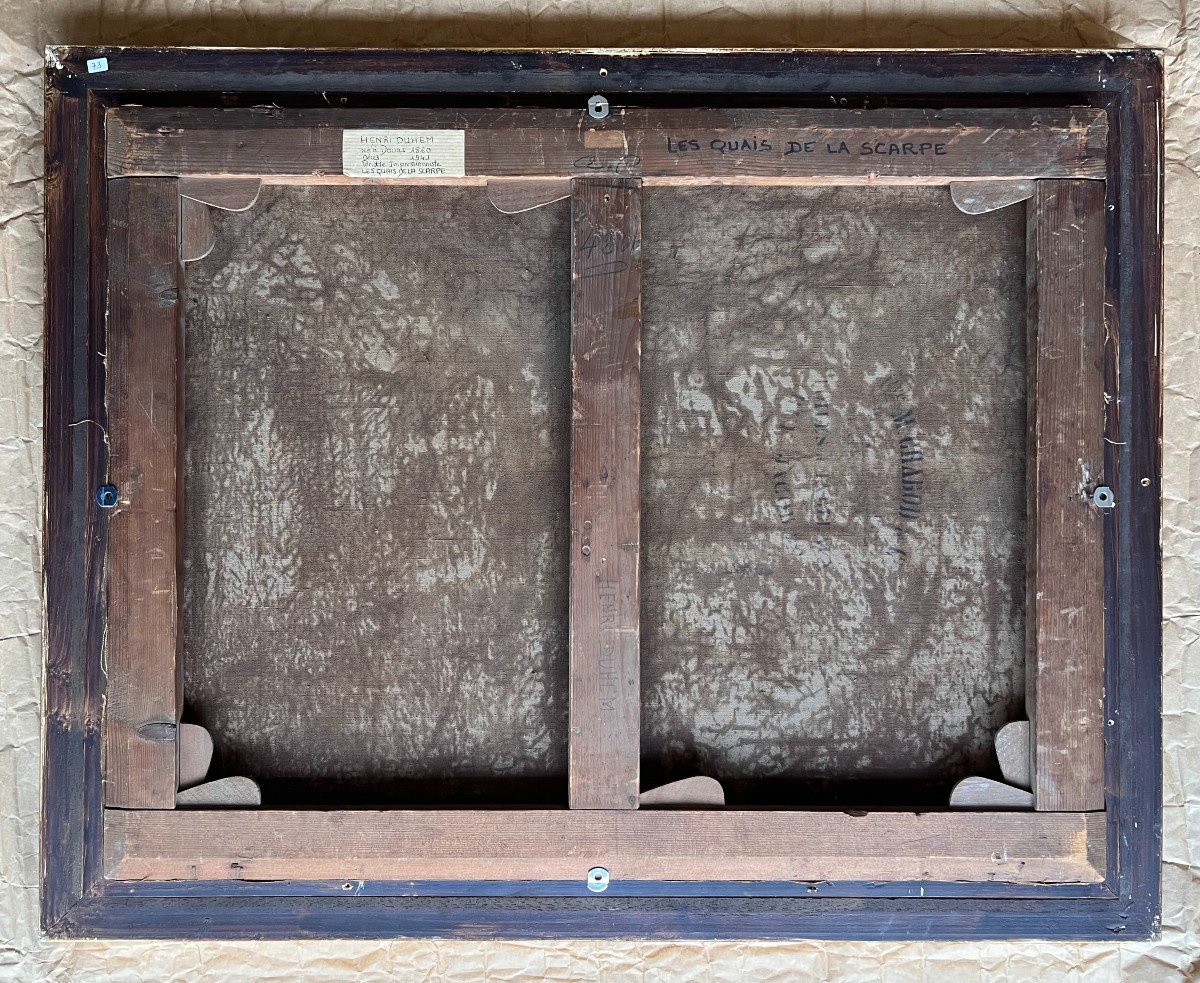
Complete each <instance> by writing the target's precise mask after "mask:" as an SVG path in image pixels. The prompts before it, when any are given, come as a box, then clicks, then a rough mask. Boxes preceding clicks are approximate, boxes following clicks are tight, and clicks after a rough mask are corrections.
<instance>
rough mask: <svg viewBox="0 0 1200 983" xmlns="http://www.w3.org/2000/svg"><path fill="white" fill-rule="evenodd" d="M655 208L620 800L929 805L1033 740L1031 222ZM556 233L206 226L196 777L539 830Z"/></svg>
mask: <svg viewBox="0 0 1200 983" xmlns="http://www.w3.org/2000/svg"><path fill="white" fill-rule="evenodd" d="M644 212H645V216H644V227H643V236H642V261H643V266H644V278H643V279H644V284H645V287H644V326H643V356H642V379H643V408H642V417H643V427H644V447H643V453H642V461H643V512H644V519H643V529H642V543H643V551H644V559H643V585H644V586H643V595H642V597H643V603H642V612H641V614H642V619H641V620H642V670H643V686H642V691H643V698H642V705H643V710H642V731H643V742H642V758H643V762H644V770H645V772H646V781H645V782H644V783H643V784H644V785H646V786H647V787H648V786H651V785H655V784H661V783H665V782H667V781H672V780H675V779H678V778H684V777H687V776H688V775H690V774H705V775H710V776H712V777H715V778H717V779H718V780H719V781H721V783H722V784H723V785H724V786H725V789H726V793H727V796H728V799H729V802H730V804H732V805H737V804H747V803H774V804H795V803H806V804H811V805H845V804H854V805H858V806H863V807H868V806H876V807H878V806H881V805H882V806H894V805H906V806H914V805H922V806H943V807H944V806H945V804H946V801H947V798H948V795H949V788H950V786H952V785H953V783H954V782H955V781H957V780H958V779H960V778H963V777H965V776H966V775H969V774H989V773H992V772H994V771H995V764H994V760H995V759H994V754H993V744H994V736H995V732H996V730H998V729H999V727H1000V726H1002V725H1003V724H1005V723H1007V722H1008V721H1010V720H1012V719H1017V718H1019V717H1021V716H1022V715H1023V709H1024V708H1023V696H1024V685H1023V683H1024V671H1025V668H1024V637H1023V636H1024V620H1023V614H1022V611H1023V603H1024V589H1025V588H1024V583H1025V581H1024V577H1025V560H1024V535H1025V525H1024V518H1023V510H1024V494H1025V492H1024V488H1025V462H1024V443H1025V354H1024V335H1025V316H1024V304H1025V272H1024V271H1025V246H1024V243H1025V235H1024V229H1025V208H1024V205H1014V206H1010V207H1009V208H1006V209H1003V210H1001V211H997V212H994V213H991V214H988V215H985V216H966V215H963V214H962V213H961V212H960V211H959V210H958V209H957V208H956V207H955V206H954V204H953V202H952V201H951V199H950V195H949V191H948V190H947V189H946V188H926V189H919V188H918V189H905V188H849V189H831V188H825V189H800V188H725V187H714V188H707V189H705V188H699V189H686V190H683V189H662V188H659V189H650V190H648V191H647V193H646V195H645V208H644ZM568 214H569V204H568V203H567V202H556V203H554V204H551V205H549V206H547V207H545V208H540V209H535V210H533V211H529V212H524V213H521V214H519V215H515V216H509V215H503V214H501V213H500V212H498V211H497V210H496V209H495V208H493V207H492V206H491V205H490V203H489V202H488V201H487V197H486V194H485V191H484V189H482V188H476V187H465V188H387V187H382V188H344V187H337V186H323V187H314V188H295V187H281V188H269V189H267V191H266V192H265V193H264V195H263V197H262V198H261V200H260V201H259V202H258V203H257V204H256V205H255V207H254V208H252V209H250V210H249V211H246V212H241V213H233V214H224V215H221V214H218V215H217V216H215V219H214V221H215V226H216V240H217V243H218V245H217V247H216V248H215V249H214V251H213V252H212V253H211V254H210V255H209V256H208V257H207V258H206V259H204V260H202V261H200V262H197V263H194V264H191V265H189V267H188V274H187V316H186V319H185V351H186V377H185V389H184V404H185V427H184V454H185V456H184V479H183V480H184V488H185V509H184V513H183V514H184V558H185V563H184V618H183V636H184V644H183V656H184V678H185V686H184V700H185V719H189V720H194V721H195V722H197V723H200V724H203V725H204V726H205V727H207V728H208V729H209V731H210V732H211V733H212V735H213V737H214V741H215V744H216V747H217V749H218V757H217V761H216V768H215V770H214V772H213V775H214V776H216V775H229V774H244V775H249V776H251V777H253V778H254V779H256V780H257V781H259V782H260V784H261V785H262V786H263V790H264V796H265V801H266V803H267V804H268V805H272V804H276V805H282V804H294V803H300V804H310V805H326V806H328V805H333V804H339V803H340V804H352V803H364V802H367V803H378V804H383V803H411V804H416V805H431V804H450V803H463V802H494V803H505V802H507V803H512V804H529V803H533V802H546V803H552V804H562V802H563V801H564V799H565V778H566V768H565V751H566V745H567V705H566V688H567V645H566V641H567V631H566V581H567V578H566V564H567V547H568V540H567V528H568V517H567V512H568V504H567V468H568V461H569V459H568V453H567V445H568V440H569V437H568V427H567V420H568V414H569V412H570V409H569V377H570V351H569V337H570V321H569V312H568V306H569V296H568V294H569V266H568V262H567V257H568V245H569V228H568V221H567V219H568ZM913 243H919V244H920V247H919V248H913ZM951 356H952V357H951Z"/></svg>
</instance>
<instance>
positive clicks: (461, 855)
mask: <svg viewBox="0 0 1200 983" xmlns="http://www.w3.org/2000/svg"><path fill="white" fill-rule="evenodd" d="M1103 843H1104V820H1103V817H1102V816H1099V815H1095V816H1092V815H1085V814H1072V813H1061V814H1054V815H1048V814H1038V813H1033V812H1027V813H1005V812H994V813H988V812H981V813H921V814H914V813H867V814H865V815H855V816H850V815H847V814H844V813H819V812H712V811H695V812H689V811H679V812H666V811H655V810H647V811H645V812H615V811H614V812H596V811H574V812H572V811H565V810H557V811H545V810H530V811H526V812H517V811H509V812H478V811H470V810H462V811H453V812H446V811H436V810H431V811H417V812H414V811H402V810H395V811H388V812H369V811H366V810H361V811H356V812H336V811H334V812H280V811H268V812H260V811H248V812H239V811H230V812H222V813H214V812H203V811H197V812H191V811H189V812H186V813H185V812H174V813H170V814H167V813H155V812H153V811H124V810H110V811H108V812H107V813H106V815H105V835H104V847H105V869H106V872H107V877H108V878H109V879H110V880H139V879H148V880H164V881H165V880H196V879H213V880H267V879H271V880H274V879H284V878H290V877H304V878H308V879H312V880H321V879H326V878H336V879H339V880H341V879H345V880H357V879H364V878H365V879H370V880H372V881H379V880H417V881H420V880H458V879H464V880H488V881H496V880H514V881H537V880H575V879H578V880H580V881H581V882H582V880H583V878H584V875H585V874H586V872H587V871H588V870H589V869H590V868H591V867H594V866H596V865H597V864H600V865H602V866H604V867H606V868H607V869H608V871H609V873H610V875H611V876H612V878H613V881H614V882H615V883H620V882H621V881H648V880H667V881H698V880H707V881H712V880H750V881H752V880H822V881H823V880H830V881H836V880H843V879H860V878H861V879H869V880H881V881H898V880H919V879H923V878H928V879H931V880H939V881H948V880H977V881H989V880H997V881H1011V882H1013V883H1033V882H1037V881H1055V882H1057V883H1094V882H1096V881H1097V880H1102V879H1103V875H1102V874H1101V873H1100V872H1099V871H1100V870H1102V869H1103V851H1104V846H1103ZM1097 859H1099V861H1100V865H1099V866H1098V867H1097V866H1096V862H1097Z"/></svg>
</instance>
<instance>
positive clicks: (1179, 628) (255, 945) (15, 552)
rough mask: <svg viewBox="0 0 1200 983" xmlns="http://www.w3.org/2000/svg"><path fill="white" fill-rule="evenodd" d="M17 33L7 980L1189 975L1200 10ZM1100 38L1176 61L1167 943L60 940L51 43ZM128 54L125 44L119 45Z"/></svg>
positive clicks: (5, 324)
mask: <svg viewBox="0 0 1200 983" xmlns="http://www.w3.org/2000/svg"><path fill="white" fill-rule="evenodd" d="M2 9H3V11H4V13H5V17H4V21H3V32H2V33H0V83H2V84H0V146H2V147H3V149H4V151H5V152H4V153H3V154H0V173H2V174H3V181H4V184H3V206H4V207H3V212H2V215H3V223H2V225H0V269H2V271H3V274H4V275H3V278H2V279H0V335H2V337H3V339H4V344H3V346H0V362H2V364H3V372H2V373H0V381H2V385H3V390H2V391H0V392H2V396H3V398H2V399H0V408H2V414H3V415H2V417H0V419H2V421H3V423H2V426H0V432H2V433H3V435H4V439H3V441H2V442H0V474H2V475H3V478H4V485H5V488H6V490H7V495H6V496H5V500H4V503H3V504H2V505H0V517H2V521H0V558H2V559H0V570H2V571H3V574H4V577H3V584H4V590H3V591H0V660H2V661H0V707H2V710H0V732H2V735H3V740H2V741H0V817H2V819H0V823H2V826H0V884H2V886H3V891H2V892H0V898H2V903H0V978H4V979H6V980H13V981H20V983H25V981H33V980H71V981H74V980H88V981H90V980H112V981H134V983H143V981H150V980H162V979H181V980H182V979H187V980H192V979H219V980H222V981H229V983H239V981H269V980H296V979H311V980H323V981H324V980H355V981H360V980H362V981H374V980H379V981H383V980H395V979H452V980H479V979H504V980H526V979H528V980H543V979H553V980H605V981H608V980H625V979H654V980H660V979H695V980H706V981H707V980H730V981H732V980H745V979H756V980H765V981H775V980H794V979H820V980H824V979H836V980H855V981H857V980H862V981H876V980H880V979H886V980H888V981H889V983H901V981H904V983H907V981H920V983H929V981H938V983H940V981H954V983H960V981H983V980H1004V979H1012V980H1027V979H1036V980H1047V981H1060V980H1086V981H1101V980H1117V979H1121V980H1131V981H1146V983H1161V981H1177V980H1179V981H1181V980H1188V979H1192V978H1194V977H1195V975H1196V966H1197V953H1198V951H1200V944H1198V943H1200V921H1198V919H1200V914H1198V912H1200V875H1198V873H1197V867H1198V866H1200V861H1198V859H1197V858H1198V857H1200V768H1198V767H1197V765H1196V760H1197V755H1196V748H1197V747H1198V746H1200V677H1198V676H1197V672H1196V669H1195V665H1196V659H1195V658H1193V657H1192V655H1193V653H1194V651H1195V646H1196V642H1197V639H1198V638H1200V634H1198V627H1200V621H1197V617H1196V616H1197V614H1198V613H1200V606H1198V605H1197V602H1196V597H1197V592H1198V591H1200V511H1198V509H1197V506H1196V504H1194V499H1195V495H1194V494H1193V490H1194V488H1195V487H1197V483H1198V482H1200V454H1198V453H1197V448H1198V447H1200V438H1197V436H1196V434H1197V429H1198V426H1197V425H1198V423H1200V412H1198V411H1197V408H1196V407H1197V404H1196V398H1195V394H1196V392H1197V389H1198V388H1200V346H1198V345H1197V333H1196V331H1195V329H1194V326H1195V324H1197V323H1200V292H1198V291H1197V289H1196V283H1197V279H1198V278H1197V255H1198V250H1197V242H1196V235H1195V231H1194V230H1195V229H1196V228H1197V227H1198V226H1200V204H1198V203H1200V177H1198V175H1200V110H1198V109H1197V107H1198V106H1200V44H1197V40H1198V39H1200V9H1197V8H1195V7H1194V6H1188V5H1181V4H1178V3H1170V2H1167V0H1148V2H1140V3H1134V2H1132V0H1081V2H1066V0H919V2H917V3H913V4H906V5H904V6H903V8H901V7H900V6H898V5H897V4H894V3H886V2H873V0H820V2H817V3H812V4H803V5H800V4H794V3H786V2H778V0H725V2H722V3H718V4H715V5H714V4H701V3H696V2H694V0H675V2H670V3H633V2H619V3H610V4H605V5H592V4H586V3H581V2H570V3H562V4H550V5H548V4H545V3H533V4H531V3H525V2H521V0H516V2H513V3H510V4H507V5H505V6H503V7H502V8H501V7H497V6H496V5H494V4H491V3H486V2H483V0H431V2H425V3H420V4H416V3H412V2H408V0H396V2H387V3H383V2H369V0H346V2H343V3H340V4H337V5H336V6H331V5H329V4H327V3H322V2H319V0H293V2H291V3H289V4H288V5H287V6H286V7H281V6H280V5H279V4H273V3H264V2H261V0H244V2H238V3H234V2H233V0H211V2H208V3H203V4H201V3H195V2H194V0H159V2H156V3H153V4H151V3H147V2H144V0H104V2H103V3H101V2H100V0H71V2H69V3H68V2H66V0H46V2H40V3H35V2H33V0H6V2H5V4H4V6H3V8H2ZM62 42H74V43H92V44H114V45H120V44H134V45H137V44H200V45H291V46H339V45H388V46H393V45H394V46H410V47H411V46H434V47H436V46H455V45H459V46H478V45H483V46H493V47H495V46H519V47H520V46H535V47H552V48H559V47H569V46H589V47H602V46H617V47H621V48H626V47H629V46H637V45H678V46H693V47H696V46H698V47H702V48H704V47H712V46H714V45H725V46H729V45H733V46H748V47H755V46H766V47H771V46H781V45H796V46H832V47H854V46H872V45H876V46H885V47H922V46H933V47H966V48H978V47H989V46H993V47H1026V46H1041V47H1046V46H1056V47H1078V46H1094V45H1102V46H1109V45H1121V44H1139V45H1148V46H1155V47H1160V48H1162V49H1163V50H1164V58H1165V63H1166V68H1167V104H1166V112H1165V133H1166V151H1167V167H1166V174H1165V185H1164V191H1165V196H1166V214H1165V227H1164V235H1165V239H1166V279H1165V284H1166V291H1167V298H1166V300H1167V303H1166V319H1165V328H1164V337H1163V342H1162V347H1161V352H1162V356H1163V360H1164V371H1165V396H1164V416H1165V431H1164V476H1163V498H1164V502H1163V504H1164V514H1163V537H1162V542H1163V554H1164V602H1165V603H1164V616H1165V621H1164V685H1163V697H1164V718H1163V726H1164V731H1163V733H1164V767H1165V773H1164V795H1163V799H1164V801H1163V844H1164V864H1163V871H1162V883H1163V929H1162V935H1161V937H1160V938H1158V939H1155V940H1151V941H1148V942H1126V941H1122V940H1121V939H1119V938H1114V939H1113V940H1111V941H1109V942H1104V943H1090V944H1077V943H1028V942H1015V943H1003V942H970V943H922V942H895V943H860V942H854V943H824V942H819V941H803V940H798V941H790V942H781V941H749V940H742V941H736V942H734V941H719V940H714V941H688V942H679V941H673V940H663V939H644V940H637V939H629V940H577V939H565V940H558V941H551V940H543V941H537V942H501V941H477V940H449V939H440V940H437V939H435V940H395V941H380V940H361V941H346V940H308V941H303V942H275V943H262V942H249V943H230V942H200V943H187V944H182V945H181V944H178V943H174V942H169V941H159V942H103V941H81V942H70V943H68V942H61V941H56V940H50V939H45V938H43V937H41V935H40V932H39V927H38V898H37V894H38V889H37V885H38V876H39V864H38V819H39V796H40V775H41V759H40V751H39V741H40V734H41V725H42V710H41V672H42V653H43V647H42V637H41V592H40V565H39V555H40V522H39V516H40V508H41V498H40V481H41V477H40V476H41V426H42V423H41V421H42V414H41V401H42V364H41V337H42V315H43V308H42V283H43V279H42V278H43V263H42V258H43V243H42V229H43V225H42V190H41V176H42V85H41V73H42V70H43V56H42V46H43V45H45V44H49V43H62ZM111 57H117V55H116V54H115V53H110V58H111Z"/></svg>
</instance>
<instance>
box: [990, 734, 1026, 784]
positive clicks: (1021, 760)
mask: <svg viewBox="0 0 1200 983" xmlns="http://www.w3.org/2000/svg"><path fill="white" fill-rule="evenodd" d="M996 758H997V760H999V762H1000V774H1002V775H1003V776H1004V780H1005V781H1006V782H1008V784H1009V785H1016V786H1017V787H1018V788H1024V789H1032V788H1033V769H1032V768H1031V767H1030V761H1031V758H1030V754H1029V721H1028V720H1018V721H1016V722H1015V723H1011V724H1005V725H1004V726H1003V727H1001V728H1000V731H999V733H997V734H996Z"/></svg>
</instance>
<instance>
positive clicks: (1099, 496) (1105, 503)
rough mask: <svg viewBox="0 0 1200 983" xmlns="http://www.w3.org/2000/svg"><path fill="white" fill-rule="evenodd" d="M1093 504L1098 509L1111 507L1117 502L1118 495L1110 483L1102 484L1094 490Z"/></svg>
mask: <svg viewBox="0 0 1200 983" xmlns="http://www.w3.org/2000/svg"><path fill="white" fill-rule="evenodd" d="M1092 504H1093V505H1095V506H1096V508H1098V509H1111V508H1112V507H1113V506H1114V505H1116V504H1117V497H1116V496H1115V495H1114V494H1113V490H1112V489H1111V488H1109V487H1108V485H1100V486H1099V487H1097V489H1096V490H1095V491H1094V492H1092Z"/></svg>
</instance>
